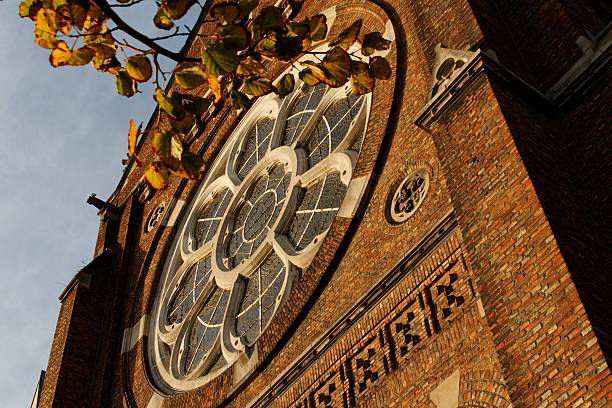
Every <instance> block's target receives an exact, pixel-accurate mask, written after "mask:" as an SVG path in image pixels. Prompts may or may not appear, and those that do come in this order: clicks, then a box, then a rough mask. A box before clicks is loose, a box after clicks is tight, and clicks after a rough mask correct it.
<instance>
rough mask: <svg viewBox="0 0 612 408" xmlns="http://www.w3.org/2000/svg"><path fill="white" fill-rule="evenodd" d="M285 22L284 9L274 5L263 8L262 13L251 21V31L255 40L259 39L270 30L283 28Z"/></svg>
mask: <svg viewBox="0 0 612 408" xmlns="http://www.w3.org/2000/svg"><path fill="white" fill-rule="evenodd" d="M282 22H283V11H282V10H281V9H280V8H278V7H274V6H269V7H266V8H264V9H263V10H261V13H260V14H259V15H258V16H257V17H255V19H253V21H252V22H251V27H250V29H251V33H252V34H253V40H254V41H259V40H260V39H261V37H263V35H264V34H266V33H267V32H269V31H272V30H276V29H279V28H281V23H282Z"/></svg>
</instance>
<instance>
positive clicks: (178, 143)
mask: <svg viewBox="0 0 612 408" xmlns="http://www.w3.org/2000/svg"><path fill="white" fill-rule="evenodd" d="M151 145H152V147H153V150H154V151H155V153H157V155H158V156H159V157H160V158H161V159H162V162H163V163H164V164H166V165H167V166H168V167H169V168H170V169H177V168H178V167H179V166H180V161H181V154H182V153H183V142H182V140H181V134H180V133H177V132H175V131H172V130H170V131H167V132H160V133H156V134H155V136H153V141H152V142H151Z"/></svg>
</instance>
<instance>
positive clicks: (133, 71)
mask: <svg viewBox="0 0 612 408" xmlns="http://www.w3.org/2000/svg"><path fill="white" fill-rule="evenodd" d="M125 69H126V70H127V72H128V74H130V76H131V77H132V78H134V80H136V81H138V82H146V81H148V80H149V79H150V78H151V74H152V72H153V69H152V68H151V62H149V59H148V58H147V57H145V56H144V55H134V56H132V57H129V58H128V59H127V60H126V61H125Z"/></svg>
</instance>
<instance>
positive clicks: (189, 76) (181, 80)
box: [174, 66, 207, 89]
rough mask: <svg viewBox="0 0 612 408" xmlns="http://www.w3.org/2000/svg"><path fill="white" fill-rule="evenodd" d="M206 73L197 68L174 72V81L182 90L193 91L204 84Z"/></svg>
mask: <svg viewBox="0 0 612 408" xmlns="http://www.w3.org/2000/svg"><path fill="white" fill-rule="evenodd" d="M206 77H207V75H206V73H205V72H204V71H202V69H201V68H200V67H198V66H192V67H189V68H184V69H182V70H180V71H175V72H174V79H176V82H177V83H178V84H179V85H180V86H181V87H182V88H183V89H194V88H197V87H198V86H200V85H202V84H203V83H204V82H206Z"/></svg>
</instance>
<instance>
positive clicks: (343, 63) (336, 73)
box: [315, 47, 352, 88]
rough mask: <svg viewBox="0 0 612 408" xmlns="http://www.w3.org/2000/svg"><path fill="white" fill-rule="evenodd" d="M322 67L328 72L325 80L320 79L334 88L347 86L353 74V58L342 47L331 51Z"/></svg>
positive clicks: (323, 61)
mask: <svg viewBox="0 0 612 408" xmlns="http://www.w3.org/2000/svg"><path fill="white" fill-rule="evenodd" d="M320 66H321V67H322V68H323V69H324V71H326V75H325V78H319V79H321V80H322V81H323V82H325V83H326V84H327V85H329V86H331V87H334V88H337V87H339V86H342V85H344V84H346V81H348V78H349V76H350V75H351V73H352V69H351V57H350V56H349V55H348V53H347V52H346V51H345V50H344V49H343V48H341V47H335V48H332V49H331V50H329V51H328V52H327V55H325V57H324V58H323V60H322V61H321V64H320ZM315 75H316V72H315Z"/></svg>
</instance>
